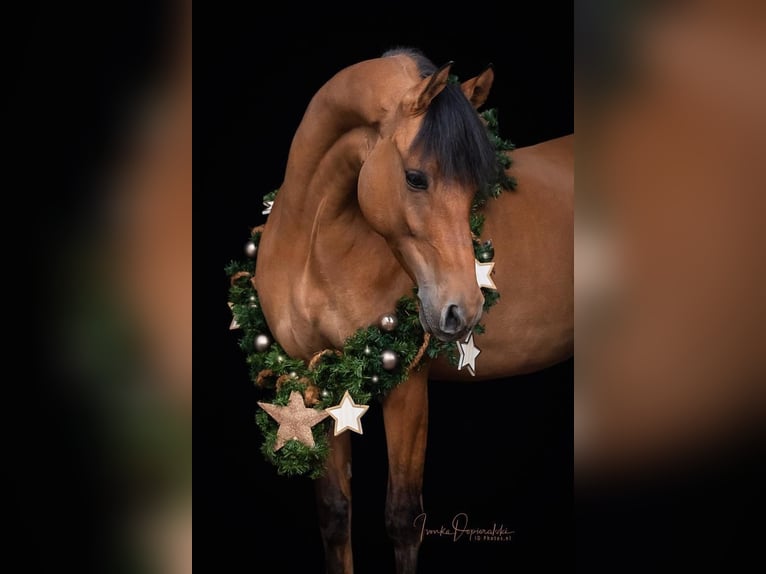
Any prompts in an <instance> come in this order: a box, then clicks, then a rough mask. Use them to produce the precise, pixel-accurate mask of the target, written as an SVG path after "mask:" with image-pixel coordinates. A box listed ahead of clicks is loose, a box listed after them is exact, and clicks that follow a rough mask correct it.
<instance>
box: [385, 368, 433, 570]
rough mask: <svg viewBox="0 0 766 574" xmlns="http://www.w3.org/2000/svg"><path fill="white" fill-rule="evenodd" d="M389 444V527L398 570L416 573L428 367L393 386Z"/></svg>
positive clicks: (388, 405)
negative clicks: (417, 525)
mask: <svg viewBox="0 0 766 574" xmlns="http://www.w3.org/2000/svg"><path fill="white" fill-rule="evenodd" d="M383 421H384V424H385V432H386V443H387V447H388V493H387V497H386V528H387V531H388V535H389V537H390V538H391V541H392V542H393V545H394V553H395V561H396V571H397V573H398V574H410V573H414V572H415V571H416V569H417V561H418V550H419V548H420V541H421V539H420V530H419V529H418V528H416V525H415V522H416V517H417V516H418V515H419V514H421V513H422V512H423V501H422V490H423V465H424V462H425V451H426V439H427V434H428V369H427V368H423V369H421V370H420V371H419V372H416V373H413V374H412V376H411V377H410V378H409V379H408V380H407V381H405V382H404V383H402V384H400V385H399V386H398V387H396V388H395V389H393V390H392V391H391V392H390V393H389V395H388V396H387V397H386V399H385V400H384V401H383Z"/></svg>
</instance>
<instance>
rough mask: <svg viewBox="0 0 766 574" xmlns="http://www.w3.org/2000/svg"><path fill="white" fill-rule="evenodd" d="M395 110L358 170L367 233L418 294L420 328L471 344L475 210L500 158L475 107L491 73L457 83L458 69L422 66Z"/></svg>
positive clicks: (478, 300) (479, 299)
mask: <svg viewBox="0 0 766 574" xmlns="http://www.w3.org/2000/svg"><path fill="white" fill-rule="evenodd" d="M412 61H414V62H415V63H416V64H417V74H413V75H412V78H413V81H412V82H411V85H409V86H406V87H405V89H403V90H401V97H398V101H396V102H393V103H392V104H391V105H389V107H388V109H387V110H386V113H385V116H384V120H383V121H381V122H380V126H379V128H378V134H379V135H378V138H377V140H376V141H375V142H374V144H373V145H372V146H371V149H370V151H369V154H368V155H367V157H366V159H365V161H364V164H363V166H362V168H361V171H360V174H359V181H358V199H359V206H360V209H361V211H362V214H363V215H364V217H365V218H366V220H367V221H368V223H369V224H370V226H371V227H372V228H373V229H374V230H375V231H377V232H378V233H379V234H380V235H382V236H383V237H385V239H386V241H387V242H388V245H389V247H390V248H391V250H392V252H393V253H394V255H395V256H396V258H397V259H398V261H399V263H400V264H401V265H402V267H403V268H404V269H405V271H406V272H407V274H408V275H409V276H410V278H411V279H412V280H413V281H414V283H415V285H416V286H417V293H418V299H419V303H420V322H421V323H422V325H423V328H424V329H425V330H426V331H427V332H429V333H431V334H433V335H434V336H436V337H437V338H439V339H440V340H443V341H454V340H457V339H460V338H464V337H465V336H466V335H467V334H468V332H470V331H471V329H472V328H473V327H474V325H476V323H477V322H478V321H479V319H480V318H481V314H482V309H483V304H484V297H483V295H482V292H481V289H480V287H479V284H478V282H477V279H476V271H475V256H474V249H473V242H472V238H471V231H470V223H469V218H470V210H471V206H472V203H473V198H474V196H475V194H476V193H481V192H482V191H483V190H485V189H486V186H487V185H488V184H489V182H491V181H492V179H493V178H494V177H496V175H497V169H498V167H497V161H496V157H495V150H494V147H493V145H492V143H491V142H490V140H489V137H488V134H487V131H486V128H485V125H484V123H483V122H482V120H481V118H480V117H479V114H478V112H477V108H478V107H480V106H481V105H482V104H483V103H484V102H485V100H486V98H487V94H488V91H489V88H490V87H491V84H492V80H493V78H494V75H493V72H492V68H491V67H489V68H487V69H486V70H485V71H484V72H483V73H482V74H480V75H479V76H476V77H474V78H472V79H470V80H467V81H465V82H463V83H462V84H458V83H457V82H453V81H452V80H451V76H450V69H451V66H452V63H451V62H450V63H447V64H445V65H444V66H442V67H441V68H438V69H436V67H435V66H433V64H431V63H430V62H429V61H427V60H425V59H423V58H420V59H418V58H415V59H414V60H410V62H412Z"/></svg>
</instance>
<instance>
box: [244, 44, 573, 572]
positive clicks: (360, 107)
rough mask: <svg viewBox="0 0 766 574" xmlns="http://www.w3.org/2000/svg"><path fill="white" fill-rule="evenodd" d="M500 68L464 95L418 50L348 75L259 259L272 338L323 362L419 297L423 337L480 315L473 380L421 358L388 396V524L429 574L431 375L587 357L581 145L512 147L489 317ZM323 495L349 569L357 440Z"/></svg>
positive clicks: (305, 146) (333, 82)
mask: <svg viewBox="0 0 766 574" xmlns="http://www.w3.org/2000/svg"><path fill="white" fill-rule="evenodd" d="M493 79H494V73H493V71H492V69H491V68H488V69H487V70H485V71H484V72H482V73H481V74H479V75H477V76H476V77H474V78H472V79H470V80H467V81H465V82H463V83H461V84H457V83H455V82H451V81H450V65H449V64H447V65H445V66H442V67H441V68H437V67H436V66H434V65H433V63H431V62H430V61H429V60H428V59H427V58H425V57H424V56H423V55H422V54H421V53H419V52H417V51H415V50H404V49H402V50H393V51H390V52H387V53H386V54H384V55H383V56H382V57H380V58H375V59H371V60H367V61H363V62H360V63H357V64H355V65H352V66H349V67H348V68H345V69H343V70H341V71H340V72H338V73H337V74H336V75H335V76H334V77H333V78H331V79H330V80H329V81H328V82H327V83H326V84H325V85H324V86H323V87H321V88H320V89H319V91H318V92H317V93H316V94H315V95H314V97H313V98H312V100H311V102H310V104H309V106H308V108H307V110H306V112H305V115H304V117H303V119H302V121H301V124H300V126H299V127H298V129H297V131H296V133H295V136H294V138H293V142H292V146H291V148H290V153H289V156H288V162H287V169H286V173H285V177H284V180H283V183H282V185H281V186H280V188H279V194H278V195H277V197H276V199H275V201H274V203H273V207H272V211H271V213H270V215H269V217H268V219H267V221H266V224H265V226H264V228H263V231H262V236H261V239H260V245H259V247H258V258H257V267H256V271H255V278H254V280H253V285H254V286H255V288H256V289H257V291H258V295H259V298H260V306H261V308H262V311H263V314H264V317H265V318H266V320H267V322H268V326H269V329H270V330H271V332H272V334H273V336H274V338H275V340H276V341H277V342H278V343H279V344H280V345H281V346H282V348H283V349H284V350H285V351H286V352H287V353H288V354H289V355H291V356H292V357H295V358H300V359H302V360H304V361H309V360H310V359H311V358H312V357H313V356H314V355H315V354H316V353H317V352H319V351H322V350H324V349H341V348H343V344H344V341H345V340H346V339H347V338H348V337H349V336H350V335H352V334H353V333H354V332H356V331H357V330H358V329H360V328H364V327H367V326H369V325H371V324H375V323H376V321H377V320H378V318H379V317H380V316H381V314H383V313H385V312H389V311H390V310H391V309H394V308H395V306H396V303H397V301H398V300H399V299H400V298H401V297H403V296H406V295H409V294H411V293H412V292H413V288H415V287H416V288H417V293H418V303H419V312H420V321H421V323H422V326H423V329H424V330H425V331H426V332H427V333H430V334H431V336H433V337H436V338H438V339H440V340H442V341H457V340H463V339H465V337H466V336H467V335H468V334H469V333H470V332H471V331H472V329H473V328H474V326H475V325H476V324H477V322H479V321H480V320H481V322H482V323H483V324H484V325H485V326H486V334H482V335H477V337H476V345H477V347H479V348H480V349H481V356H480V358H478V359H477V363H476V376H475V377H473V376H471V374H468V373H467V370H466V369H463V370H457V369H456V368H455V367H453V366H451V365H449V364H448V363H447V362H445V361H441V360H438V361H435V362H434V363H433V364H432V365H428V364H426V363H425V361H424V364H423V365H422V368H420V369H417V370H413V371H412V372H411V375H410V377H409V378H408V379H407V380H406V381H405V382H403V383H401V384H400V385H399V386H397V387H396V388H395V389H393V390H392V391H391V392H390V393H389V394H388V395H386V397H385V399H384V401H383V403H382V409H383V420H384V424H385V435H386V442H387V449H388V460H389V477H388V492H387V500H386V527H387V531H388V533H389V535H390V537H391V540H392V542H393V545H394V549H395V561H396V568H397V572H399V573H406V572H415V571H416V566H417V555H418V549H419V545H420V536H419V531H418V530H417V528H415V527H414V521H415V517H416V516H417V515H419V514H420V513H421V512H422V503H421V489H422V483H423V470H424V469H423V465H424V458H425V448H426V435H427V422H428V394H427V382H428V379H429V377H430V378H432V379H433V378H438V379H444V380H446V379H458V378H459V379H466V380H468V379H470V380H481V379H490V378H500V377H509V376H513V375H518V374H522V373H529V372H532V371H535V370H539V369H542V368H544V367H547V366H550V365H553V364H555V363H558V362H560V361H562V360H565V359H567V358H569V357H571V355H572V353H573V184H574V182H573V136H568V137H563V138H559V139H556V140H552V141H548V142H544V143H540V144H538V145H534V146H530V147H527V148H521V149H518V150H515V151H514V152H513V165H512V168H511V169H510V172H509V173H510V175H512V176H513V177H514V178H515V179H516V180H517V182H518V185H517V188H516V189H515V190H514V191H513V192H509V193H505V194H502V196H501V197H500V198H498V199H496V200H491V201H489V202H488V203H487V205H486V211H485V213H486V223H485V227H484V234H483V235H484V236H486V237H488V238H491V239H492V241H493V244H494V246H495V249H496V252H497V257H496V259H495V262H496V265H495V272H494V275H493V276H492V278H493V281H494V283H495V285H496V286H497V289H498V290H499V292H500V293H501V294H502V298H501V299H500V301H499V302H498V304H497V305H496V306H494V307H493V308H492V309H491V311H490V312H488V313H487V314H486V315H484V316H483V314H482V311H483V304H484V296H483V294H482V291H481V289H480V287H479V284H478V282H477V277H476V271H475V255H474V248H473V244H472V237H471V231H470V226H469V211H470V209H471V205H472V198H473V197H474V194H475V192H476V190H477V189H478V188H479V186H481V185H484V184H485V183H486V182H487V181H488V180H489V179H490V178H491V177H492V170H493V169H497V168H496V165H497V164H496V158H495V155H494V153H495V150H494V148H493V146H492V144H491V143H490V141H489V138H488V137H487V130H486V128H485V126H484V124H483V123H482V122H481V119H480V116H479V114H478V112H477V110H478V109H479V108H480V107H481V106H482V105H483V104H484V103H485V101H486V99H487V95H488V92H489V90H490V88H491V85H492V81H493ZM330 446H331V449H330V454H329V458H328V461H327V467H326V470H325V473H324V475H323V476H322V477H320V478H318V479H316V491H317V502H318V511H319V519H320V526H321V532H322V539H323V543H324V548H325V558H326V565H327V571H328V572H333V573H335V572H343V573H349V572H352V571H353V559H352V553H351V488H350V475H351V473H350V468H351V439H350V433H348V432H345V433H342V434H339V435H338V436H331V437H330Z"/></svg>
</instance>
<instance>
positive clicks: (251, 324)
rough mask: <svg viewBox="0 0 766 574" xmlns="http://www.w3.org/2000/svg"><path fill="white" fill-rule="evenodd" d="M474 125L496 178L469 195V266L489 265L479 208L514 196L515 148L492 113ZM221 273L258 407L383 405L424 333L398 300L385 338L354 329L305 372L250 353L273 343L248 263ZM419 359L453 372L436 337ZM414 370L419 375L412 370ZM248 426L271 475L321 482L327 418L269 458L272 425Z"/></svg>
mask: <svg viewBox="0 0 766 574" xmlns="http://www.w3.org/2000/svg"><path fill="white" fill-rule="evenodd" d="M481 117H482V118H483V119H484V122H485V124H486V126H487V131H488V134H489V137H490V140H491V141H492V143H493V145H494V146H495V150H496V156H497V161H498V173H497V179H496V181H495V182H493V184H492V185H490V186H489V188H488V189H484V190H480V191H479V192H477V194H476V195H475V197H474V200H473V207H472V210H471V217H470V227H471V233H472V236H473V245H474V252H475V255H476V258H477V259H479V260H480V261H490V260H492V258H493V257H494V251H493V248H492V246H491V243H490V242H484V243H482V242H481V241H480V240H479V238H480V237H481V231H482V228H483V225H484V216H483V214H482V213H481V208H482V206H483V205H485V204H486V202H487V201H488V200H489V199H492V198H497V197H499V196H500V195H501V194H502V193H503V191H506V190H512V189H515V187H516V182H515V181H514V179H513V178H511V177H508V176H507V175H506V172H505V170H506V169H508V168H509V167H510V165H511V158H510V157H509V155H508V154H507V153H506V152H507V151H510V150H513V149H514V146H513V144H512V143H510V142H509V141H508V140H504V139H503V138H501V137H500V135H499V125H498V121H497V111H496V110H495V109H490V110H486V111H484V112H482V113H481ZM276 194H277V190H275V191H272V192H271V193H269V194H267V195H266V196H264V201H273V200H274V197H275V196H276ZM260 237H261V234H260V231H257V230H254V231H253V233H252V234H251V237H250V240H251V241H252V242H253V243H254V244H255V246H256V247H257V246H258V243H259V241H260ZM256 252H257V250H256ZM225 272H226V274H227V276H229V277H230V278H231V286H230V288H229V303H230V306H231V310H232V314H233V317H234V319H235V320H236V321H237V323H238V324H239V326H240V328H241V330H242V331H241V332H242V335H241V337H240V339H239V347H240V348H241V349H242V351H243V352H244V353H245V355H246V361H247V364H248V367H249V375H250V378H251V380H252V381H254V382H255V383H256V385H257V386H258V387H259V388H260V389H261V390H262V392H263V393H264V394H265V395H266V396H265V397H264V399H263V400H264V401H266V402H271V403H274V404H277V405H286V404H287V402H288V399H289V397H290V392H291V391H299V392H301V394H303V395H304V398H306V400H307V403H308V404H311V403H314V405H313V406H314V408H317V409H325V408H327V407H331V406H334V405H337V404H338V403H339V402H340V400H341V398H342V397H343V394H344V392H345V391H348V392H349V394H350V395H351V398H352V399H353V400H354V402H355V403H356V404H358V405H362V404H365V405H366V404H369V402H370V401H371V400H372V399H373V398H377V399H379V398H382V397H384V396H385V395H386V394H387V393H388V392H389V391H391V389H393V388H394V387H396V386H397V385H398V384H400V383H402V382H403V381H404V380H405V379H406V378H407V375H408V373H409V370H410V366H411V365H412V364H413V361H414V360H415V358H416V355H417V354H418V351H419V350H420V348H421V346H422V345H423V343H424V337H425V333H424V331H423V328H422V326H421V324H420V320H419V318H418V306H417V299H416V297H415V295H416V294H417V289H415V291H414V293H413V296H409V297H402V298H401V299H400V300H399V301H398V303H397V305H396V309H395V310H394V311H395V315H396V318H397V321H398V323H397V327H396V329H394V330H393V331H391V332H388V331H384V330H381V329H380V328H379V327H378V326H377V325H374V326H370V327H367V328H366V329H361V330H359V331H357V332H356V333H354V334H353V335H352V336H351V337H349V338H348V339H347V340H346V342H345V343H344V345H343V349H341V350H339V352H327V353H325V354H323V355H322V357H321V359H320V360H318V361H316V362H315V365H314V366H313V368H311V369H310V368H309V366H308V365H307V364H306V363H304V362H303V361H302V360H300V359H294V358H291V357H289V356H288V355H287V353H285V351H284V349H282V347H281V346H280V345H279V343H277V342H273V343H272V344H271V345H270V347H269V348H268V349H267V350H265V351H263V352H258V351H256V348H255V339H256V337H257V336H258V335H261V334H264V335H267V336H268V337H269V340H270V341H274V337H273V336H272V334H271V331H270V330H269V327H268V325H267V324H266V319H265V317H264V316H263V313H262V311H261V306H260V301H259V298H258V293H257V292H256V290H255V289H254V287H253V285H252V283H251V281H250V278H251V277H252V276H253V275H254V274H255V259H254V258H253V259H247V260H243V261H232V262H230V263H229V265H227V266H226V268H225ZM482 292H483V294H484V311H485V312H486V311H488V310H489V309H490V308H491V307H492V306H493V305H495V303H497V301H498V298H499V297H500V294H499V293H498V292H497V291H495V290H492V289H486V288H482ZM474 332H476V333H483V332H484V327H483V325H482V324H478V325H476V327H474ZM386 349H390V350H392V351H394V352H395V353H396V354H397V356H398V357H399V364H398V366H397V367H396V368H395V369H393V370H392V371H387V370H385V369H384V368H383V366H382V363H381V360H380V355H381V353H382V352H383V351H384V350H386ZM426 354H427V355H428V356H429V357H431V358H436V357H438V356H443V357H445V358H446V359H447V360H448V361H449V362H450V364H452V365H454V366H457V364H458V357H457V353H456V350H455V344H454V343H445V342H442V341H439V340H437V339H436V338H435V337H431V338H430V340H429V342H428V347H427V348H426ZM415 368H419V364H418V365H417V366H416V367H415ZM255 422H256V424H257V425H258V427H259V428H260V430H261V432H262V433H263V436H264V440H263V443H262V445H261V452H262V453H263V455H264V456H265V457H266V459H267V460H269V461H270V462H271V463H272V464H274V465H275V466H276V469H277V472H278V474H280V475H288V476H308V477H310V478H317V477H319V476H321V475H322V473H323V471H324V462H325V460H326V458H327V454H328V452H329V443H328V431H329V430H330V429H331V426H330V425H332V424H333V419H332V418H330V417H328V418H327V419H325V420H324V421H322V422H321V423H319V424H317V425H315V426H314V427H313V429H312V430H313V436H314V442H315V444H314V446H313V447H309V446H307V445H305V444H303V443H301V442H299V441H297V440H288V441H287V442H286V443H285V444H284V446H283V447H282V448H280V449H279V450H277V451H274V444H275V442H276V437H277V430H278V424H277V422H276V421H275V420H274V419H272V418H271V417H270V416H269V415H268V414H267V413H266V412H265V411H264V410H262V409H259V410H258V412H257V413H256V415H255Z"/></svg>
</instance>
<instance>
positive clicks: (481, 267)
mask: <svg viewBox="0 0 766 574" xmlns="http://www.w3.org/2000/svg"><path fill="white" fill-rule="evenodd" d="M474 261H475V264H474V266H475V268H476V282H477V283H478V284H479V287H486V288H487V289H494V290H495V291H497V287H496V286H495V282H494V281H492V277H490V274H491V273H492V271H494V269H495V262H494V261H490V262H489V263H482V262H481V261H479V260H478V259H475V260H474Z"/></svg>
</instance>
